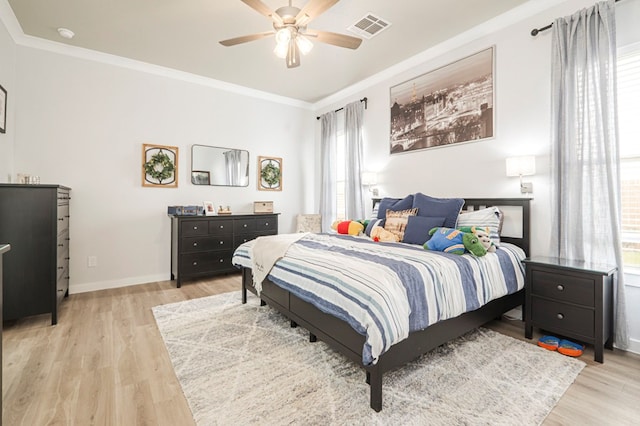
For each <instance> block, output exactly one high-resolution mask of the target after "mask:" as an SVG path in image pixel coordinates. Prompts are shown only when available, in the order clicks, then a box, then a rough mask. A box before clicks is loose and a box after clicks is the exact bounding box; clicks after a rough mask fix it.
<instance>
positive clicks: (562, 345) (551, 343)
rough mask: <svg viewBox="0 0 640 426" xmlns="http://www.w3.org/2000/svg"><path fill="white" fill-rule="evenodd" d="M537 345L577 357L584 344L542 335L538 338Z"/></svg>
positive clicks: (580, 353)
mask: <svg viewBox="0 0 640 426" xmlns="http://www.w3.org/2000/svg"><path fill="white" fill-rule="evenodd" d="M538 346H540V347H542V348H545V349H548V350H550V351H558V352H560V353H561V354H562V355H567V356H573V357H578V356H580V355H582V352H583V351H584V345H581V344H579V343H574V342H572V341H570V340H565V339H559V338H557V337H555V336H542V337H541V338H540V339H538Z"/></svg>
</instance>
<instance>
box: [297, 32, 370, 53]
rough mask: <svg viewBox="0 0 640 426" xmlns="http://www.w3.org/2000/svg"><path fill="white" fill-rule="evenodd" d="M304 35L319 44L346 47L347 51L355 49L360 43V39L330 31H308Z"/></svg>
mask: <svg viewBox="0 0 640 426" xmlns="http://www.w3.org/2000/svg"><path fill="white" fill-rule="evenodd" d="M308 31H309V32H307V33H305V34H304V35H306V36H307V37H313V38H315V39H316V40H318V41H319V42H322V43H327V44H332V45H334V46H338V47H346V48H347V49H357V48H358V47H360V44H361V43H362V39H361V38H358V37H352V36H349V35H346V34H338V33H332V32H330V31H318V30H308Z"/></svg>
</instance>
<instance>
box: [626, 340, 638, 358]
mask: <svg viewBox="0 0 640 426" xmlns="http://www.w3.org/2000/svg"><path fill="white" fill-rule="evenodd" d="M627 351H628V352H633V353H634V354H638V355H640V340H638V339H629V347H628V348H627Z"/></svg>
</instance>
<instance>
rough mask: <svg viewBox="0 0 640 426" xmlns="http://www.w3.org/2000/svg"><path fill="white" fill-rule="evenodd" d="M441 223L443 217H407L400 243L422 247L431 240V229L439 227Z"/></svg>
mask: <svg viewBox="0 0 640 426" xmlns="http://www.w3.org/2000/svg"><path fill="white" fill-rule="evenodd" d="M443 223H444V217H424V216H409V221H408V222H407V227H406V228H405V230H404V238H403V239H402V242H403V243H408V244H420V245H423V244H424V243H426V242H427V241H429V239H430V238H431V235H429V231H430V230H431V228H438V227H441V226H442V224H443Z"/></svg>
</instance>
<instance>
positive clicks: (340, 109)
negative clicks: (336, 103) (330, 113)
mask: <svg viewBox="0 0 640 426" xmlns="http://www.w3.org/2000/svg"><path fill="white" fill-rule="evenodd" d="M367 101H368V99H367V97H366V96H365V97H364V98H362V99H360V102H364V109H367ZM343 109H344V107H343V108H338V109H337V110H335V111H334V112H338V111H342V110H343ZM316 120H320V117H316Z"/></svg>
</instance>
